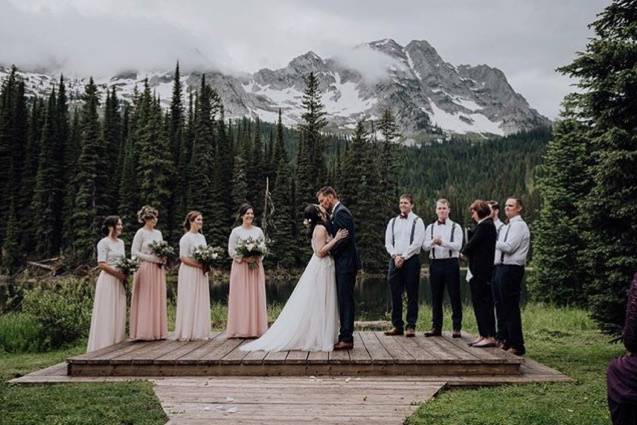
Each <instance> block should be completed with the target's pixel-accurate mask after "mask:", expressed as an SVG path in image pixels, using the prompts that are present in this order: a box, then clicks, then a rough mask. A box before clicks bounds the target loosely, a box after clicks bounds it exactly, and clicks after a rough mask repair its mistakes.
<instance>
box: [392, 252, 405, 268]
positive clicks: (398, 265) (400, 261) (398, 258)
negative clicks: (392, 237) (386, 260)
mask: <svg viewBox="0 0 637 425" xmlns="http://www.w3.org/2000/svg"><path fill="white" fill-rule="evenodd" d="M394 264H395V265H396V268H401V267H402V266H403V264H405V259H404V258H403V257H401V256H400V255H397V256H395V257H394Z"/></svg>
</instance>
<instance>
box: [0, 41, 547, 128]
mask: <svg viewBox="0 0 637 425" xmlns="http://www.w3.org/2000/svg"><path fill="white" fill-rule="evenodd" d="M370 67H373V69H372V68H370ZM379 67H382V69H379ZM372 71H373V72H372ZM309 72H314V73H315V74H316V75H317V76H318V79H319V88H320V90H321V92H322V101H323V104H324V105H325V110H326V112H327V114H328V121H329V123H330V124H329V125H330V128H331V129H343V128H347V129H352V128H354V127H355V123H356V121H357V120H360V119H378V117H380V116H381V115H382V112H383V110H384V109H386V108H391V110H392V112H393V113H394V115H395V116H396V119H397V122H398V124H399V126H400V128H401V131H402V134H403V136H405V138H413V137H417V135H418V134H421V133H429V132H432V131H435V129H436V128H440V129H443V130H444V131H446V132H450V133H460V134H467V133H476V134H496V135H506V134H511V133H515V132H518V131H521V130H528V129H532V128H534V127H537V126H546V125H549V124H550V121H549V120H548V119H547V118H546V117H544V116H542V115H540V114H539V113H538V112H537V111H536V110H535V109H532V108H531V107H530V106H529V104H528V102H527V101H526V100H525V99H524V97H523V96H522V95H520V94H519V93H516V92H515V90H514V89H513V88H512V87H511V86H510V85H509V83H508V81H507V79H506V76H505V75H504V73H503V72H502V71H500V70H499V69H497V68H492V67H489V66H487V65H478V66H469V65H460V66H458V67H456V66H454V65H452V64H450V63H447V62H445V61H444V60H443V59H442V58H441V57H440V56H439V55H438V53H437V52H436V50H435V49H434V48H433V47H432V46H431V45H430V44H429V43H427V42H426V41H422V40H421V41H418V40H414V41H411V42H410V43H408V44H407V45H406V46H401V45H399V44H398V43H396V41H394V40H392V39H383V40H378V41H373V42H370V43H366V44H363V45H360V46H357V47H355V48H354V50H353V52H352V55H351V57H340V58H339V57H335V58H328V59H323V58H321V57H320V56H319V55H317V54H316V53H314V52H311V51H310V52H308V53H306V54H304V55H301V56H298V57H296V58H294V59H292V60H291V61H290V63H289V64H288V65H287V66H286V67H284V68H281V69H276V70H270V69H262V70H259V71H258V72H255V73H254V74H249V75H242V76H233V75H226V74H222V73H220V72H218V71H210V72H209V71H206V72H205V74H206V81H207V82H209V84H210V85H211V86H213V87H214V88H215V89H216V90H217V91H218V92H219V95H220V96H221V98H222V99H223V102H224V107H225V111H226V117H229V118H237V117H243V116H251V117H253V118H254V117H257V116H258V117H259V118H260V119H261V120H264V121H268V122H275V121H276V120H277V118H278V110H279V108H280V109H281V111H282V116H283V122H284V124H285V125H288V126H293V125H296V124H298V122H299V121H300V119H301V114H302V113H303V108H302V100H303V90H304V88H305V82H304V77H305V76H306V75H307V74H308V73H309ZM7 73H8V67H6V68H3V67H2V66H0V79H2V78H3V77H4V76H5V75H6V74H7ZM21 76H22V78H24V80H25V82H26V90H27V94H28V95H35V94H39V95H43V94H45V93H46V92H48V91H49V90H50V89H51V87H53V86H55V85H56V84H57V82H58V79H59V74H53V73H51V74H49V73H46V72H44V73H42V72H21ZM371 77H373V78H371ZM144 78H148V81H149V85H150V86H151V88H152V89H153V90H154V92H155V94H156V95H157V96H159V97H160V99H161V103H162V105H163V106H165V107H167V106H168V104H169V102H170V98H171V96H172V85H173V78H172V71H167V72H150V73H142V72H135V71H130V72H123V73H120V74H118V75H116V76H113V77H111V78H98V79H96V81H95V83H96V84H97V85H98V87H100V88H101V89H102V90H106V89H107V88H108V87H112V86H115V87H116V90H117V92H118V95H119V96H120V97H121V98H122V99H124V100H127V101H130V100H131V99H132V96H133V93H134V90H135V87H137V88H138V89H141V87H142V86H143V80H144ZM65 80H66V81H67V87H68V92H69V96H70V98H71V99H78V98H79V96H80V95H81V93H82V91H83V87H84V85H85V84H86V82H87V81H88V79H87V78H86V77H84V76H73V77H70V78H69V77H67V76H65ZM181 80H182V82H183V84H184V86H185V87H187V88H192V89H197V87H198V86H199V85H200V82H201V72H192V73H190V74H186V75H182V77H181Z"/></svg>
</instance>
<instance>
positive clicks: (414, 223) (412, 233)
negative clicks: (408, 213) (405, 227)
mask: <svg viewBox="0 0 637 425" xmlns="http://www.w3.org/2000/svg"><path fill="white" fill-rule="evenodd" d="M418 220H420V217H418V216H416V218H415V219H414V222H413V223H412V224H411V235H410V236H409V245H411V244H412V243H414V235H415V233H416V223H417V222H418ZM395 224H396V217H394V218H393V219H392V221H391V244H392V245H393V246H396V236H395V235H394V225H395Z"/></svg>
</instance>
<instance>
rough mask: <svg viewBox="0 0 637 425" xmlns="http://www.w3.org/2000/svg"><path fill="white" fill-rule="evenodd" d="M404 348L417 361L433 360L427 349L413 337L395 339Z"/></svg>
mask: <svg viewBox="0 0 637 425" xmlns="http://www.w3.org/2000/svg"><path fill="white" fill-rule="evenodd" d="M396 340H397V341H398V343H399V344H400V345H402V346H403V348H404V349H405V350H407V351H408V352H409V354H411V356H412V357H413V358H414V361H415V362H417V363H419V362H420V363H426V362H435V361H436V359H435V357H434V356H433V355H432V354H431V353H430V352H429V351H427V350H425V349H424V348H422V347H421V346H420V345H418V344H417V343H416V341H415V340H414V338H397V339H396Z"/></svg>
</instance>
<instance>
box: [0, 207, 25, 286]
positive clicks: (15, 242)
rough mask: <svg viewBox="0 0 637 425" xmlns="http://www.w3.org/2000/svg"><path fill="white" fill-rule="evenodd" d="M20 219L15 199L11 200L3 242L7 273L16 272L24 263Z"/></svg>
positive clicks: (4, 265)
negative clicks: (21, 248) (17, 214)
mask: <svg viewBox="0 0 637 425" xmlns="http://www.w3.org/2000/svg"><path fill="white" fill-rule="evenodd" d="M18 233H19V227H18V219H17V216H16V211H15V201H13V200H11V205H10V206H9V214H8V219H7V233H6V236H5V238H4V242H3V244H2V269H3V271H4V273H5V274H14V273H15V272H17V271H18V269H19V268H20V265H21V264H22V256H21V254H20V253H21V252H23V251H21V250H20V243H19V240H20V237H19V235H18Z"/></svg>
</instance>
